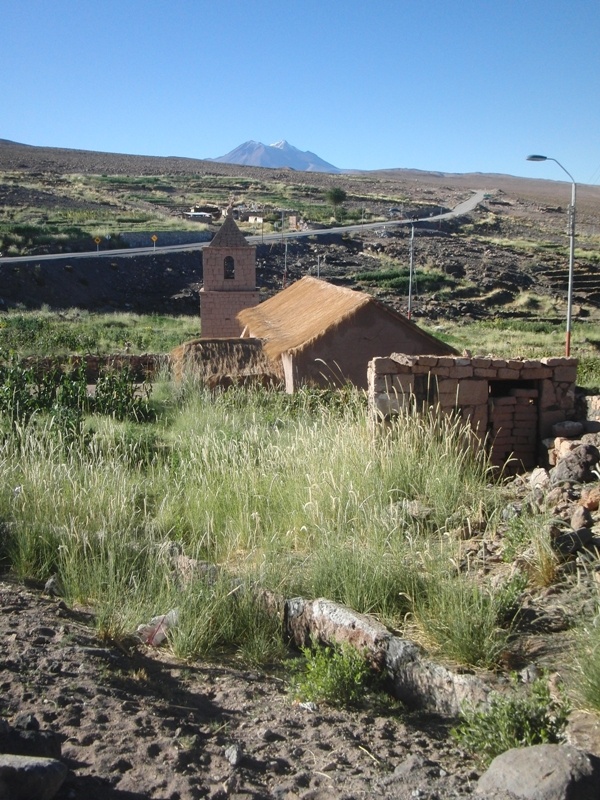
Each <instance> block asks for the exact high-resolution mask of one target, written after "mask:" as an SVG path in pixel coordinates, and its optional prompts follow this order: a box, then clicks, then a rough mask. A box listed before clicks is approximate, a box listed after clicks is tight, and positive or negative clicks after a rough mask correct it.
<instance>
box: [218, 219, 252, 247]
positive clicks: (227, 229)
mask: <svg viewBox="0 0 600 800" xmlns="http://www.w3.org/2000/svg"><path fill="white" fill-rule="evenodd" d="M251 246H252V245H250V244H248V242H247V241H246V237H245V236H244V234H243V233H242V232H241V230H240V229H239V228H238V226H237V225H236V224H235V220H234V218H233V217H232V215H231V214H228V215H227V216H226V217H225V222H224V223H223V224H222V225H221V227H220V228H219V230H218V231H217V232H216V234H215V235H214V238H213V239H212V241H211V243H210V244H209V245H207V247H251Z"/></svg>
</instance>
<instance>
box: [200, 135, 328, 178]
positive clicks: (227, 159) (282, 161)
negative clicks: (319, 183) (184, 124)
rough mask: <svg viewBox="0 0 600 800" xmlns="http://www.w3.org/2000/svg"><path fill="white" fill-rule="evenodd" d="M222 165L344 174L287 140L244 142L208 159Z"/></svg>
mask: <svg viewBox="0 0 600 800" xmlns="http://www.w3.org/2000/svg"><path fill="white" fill-rule="evenodd" d="M207 160H208V161H219V162H221V163H222V164H241V165H243V166H246V167H272V168H275V169H281V168H286V167H287V168H288V169H295V170H298V172H335V173H339V172H342V170H341V169H338V168H337V167H334V166H333V164H329V163H328V162H327V161H323V159H322V158H319V156H317V155H315V154H314V153H311V152H310V151H309V150H306V151H302V150H298V148H297V147H294V146H293V145H291V144H289V142H286V141H285V139H284V140H282V141H281V142H275V144H263V143H262V142H255V141H253V140H251V141H249V142H244V144H241V145H239V147H236V148H235V150H232V151H231V152H230V153H227V154H226V155H224V156H220V157H219V158H211V159H207Z"/></svg>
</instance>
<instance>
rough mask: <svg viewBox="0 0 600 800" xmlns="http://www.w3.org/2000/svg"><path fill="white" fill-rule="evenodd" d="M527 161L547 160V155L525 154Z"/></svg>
mask: <svg viewBox="0 0 600 800" xmlns="http://www.w3.org/2000/svg"><path fill="white" fill-rule="evenodd" d="M527 161H548V156H536V155H533V156H527Z"/></svg>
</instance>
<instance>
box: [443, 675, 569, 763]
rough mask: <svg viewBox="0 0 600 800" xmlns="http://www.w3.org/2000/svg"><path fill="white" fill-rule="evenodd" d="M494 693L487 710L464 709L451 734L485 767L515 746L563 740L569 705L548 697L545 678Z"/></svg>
mask: <svg viewBox="0 0 600 800" xmlns="http://www.w3.org/2000/svg"><path fill="white" fill-rule="evenodd" d="M512 689H513V691H511V692H508V693H506V694H499V693H494V694H492V696H491V698H490V702H489V705H488V707H487V708H482V709H478V708H464V709H463V711H462V714H461V722H460V724H459V725H458V726H457V727H456V728H455V729H454V730H453V731H452V734H453V736H454V738H455V739H456V741H457V742H458V744H459V745H460V746H461V747H463V748H464V749H465V750H468V751H469V752H470V753H472V754H473V755H474V756H475V757H476V758H477V759H478V761H479V762H480V763H481V764H482V766H484V767H486V766H488V765H489V763H490V762H491V761H492V760H493V759H494V758H495V757H496V756H498V755H500V754H501V753H504V752H506V751H507V750H511V749H512V748H515V747H531V746H532V745H535V744H548V743H557V742H562V741H563V740H564V730H565V727H566V724H567V718H568V714H569V710H570V709H569V706H568V704H567V703H566V701H564V700H562V699H558V700H557V699H556V698H554V697H552V696H551V694H550V690H549V687H548V678H547V676H543V677H541V678H538V680H536V681H535V682H534V683H532V685H531V687H529V688H527V689H526V688H524V687H518V686H517V680H516V677H515V676H513V686H512Z"/></svg>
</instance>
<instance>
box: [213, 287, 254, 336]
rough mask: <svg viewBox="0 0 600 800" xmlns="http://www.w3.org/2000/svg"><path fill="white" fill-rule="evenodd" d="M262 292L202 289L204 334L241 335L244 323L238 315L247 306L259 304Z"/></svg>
mask: <svg viewBox="0 0 600 800" xmlns="http://www.w3.org/2000/svg"><path fill="white" fill-rule="evenodd" d="M259 299H260V292H259V291H258V290H256V291H239V292H237V291H210V290H208V289H201V290H200V320H201V328H202V336H203V337H206V338H207V339H218V338H229V337H239V336H241V334H242V325H240V323H239V322H238V321H237V319H236V317H237V315H238V314H239V313H240V311H243V310H244V309H245V308H251V307H252V306H256V305H258V302H259Z"/></svg>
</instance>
